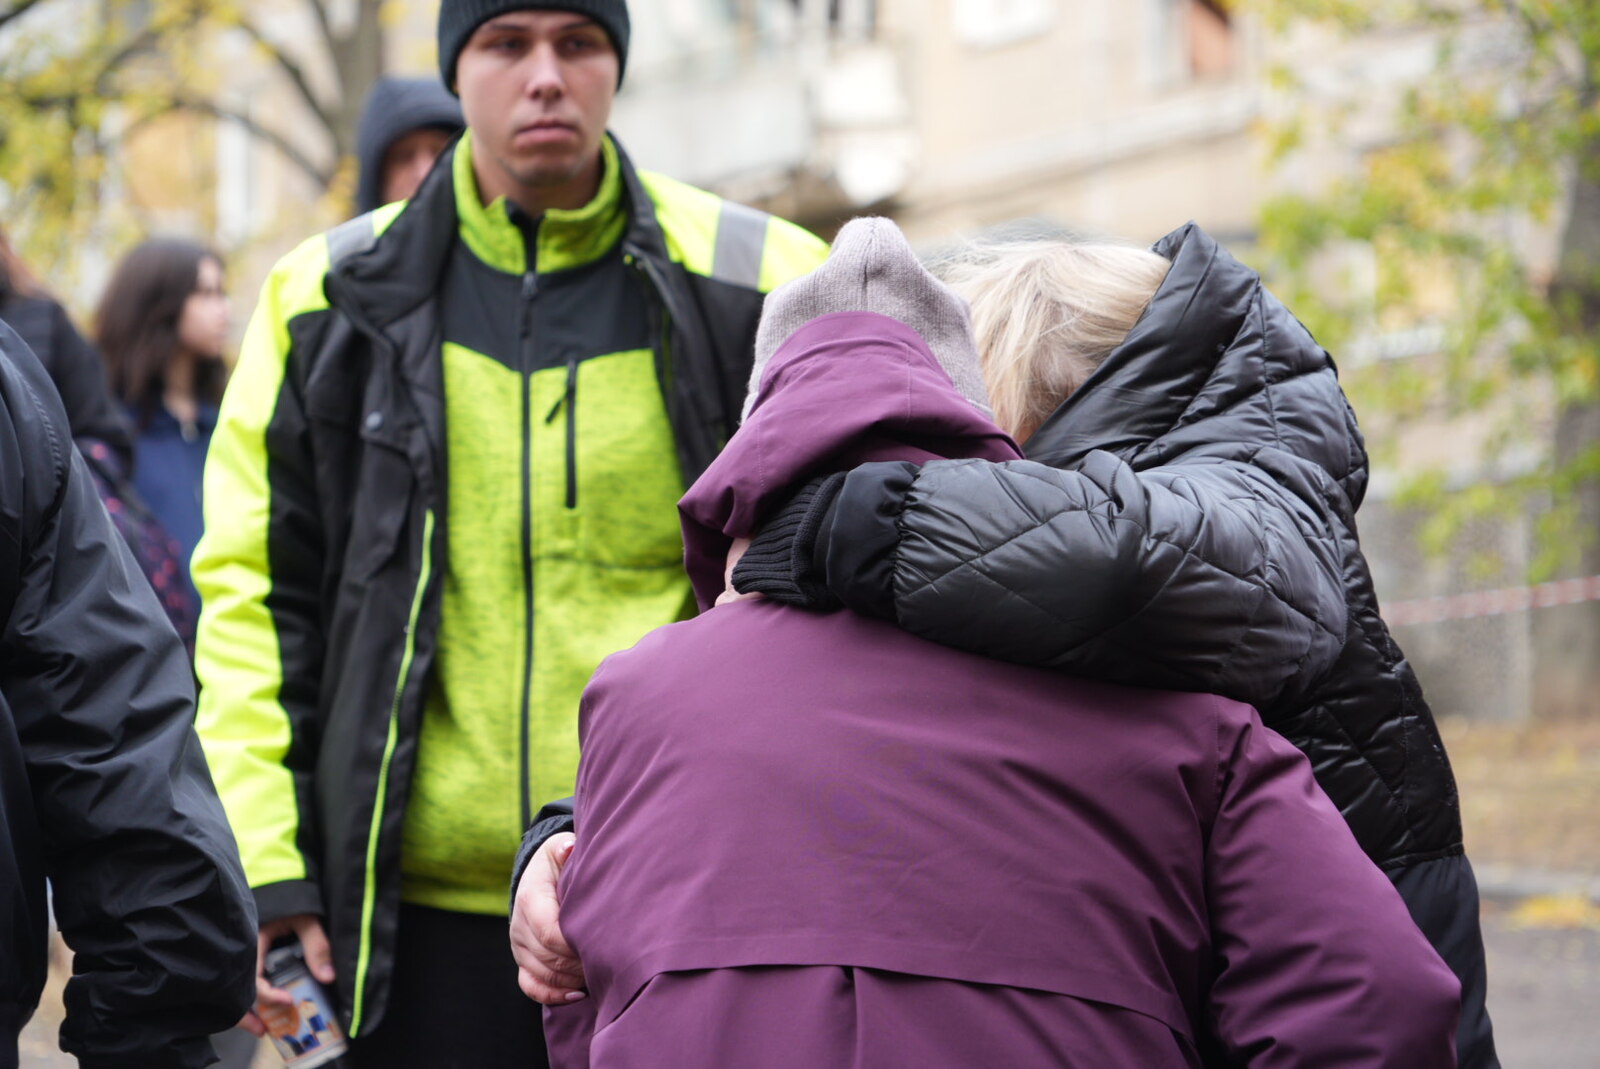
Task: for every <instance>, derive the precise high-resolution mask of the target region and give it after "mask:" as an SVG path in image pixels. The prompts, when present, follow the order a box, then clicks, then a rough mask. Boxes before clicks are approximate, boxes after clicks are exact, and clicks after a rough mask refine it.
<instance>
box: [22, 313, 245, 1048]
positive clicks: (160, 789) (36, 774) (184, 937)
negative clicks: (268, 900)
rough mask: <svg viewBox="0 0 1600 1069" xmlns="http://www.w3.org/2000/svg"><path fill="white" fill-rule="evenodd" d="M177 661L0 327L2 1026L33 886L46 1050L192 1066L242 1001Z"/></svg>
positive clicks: (227, 887)
mask: <svg viewBox="0 0 1600 1069" xmlns="http://www.w3.org/2000/svg"><path fill="white" fill-rule="evenodd" d="M193 701H194V687H193V680H192V676H191V675H190V669H189V664H188V657H187V655H186V654H185V652H184V650H183V647H182V645H181V644H180V643H179V641H178V637H177V635H176V634H175V633H174V632H173V630H172V627H171V625H170V624H168V623H167V620H166V617H165V616H164V615H163V614H162V612H161V609H160V606H159V605H158V604H157V601H156V597H155V594H154V593H153V592H152V591H151V589H150V587H149V584H148V583H147V582H146V581H145V578H144V576H143V575H142V574H141V573H140V571H139V569H138V567H137V565H136V564H135V562H134V560H133V558H132V556H131V554H130V553H129V551H128V548H127V546H126V545H125V544H124V543H123V541H122V538H121V536H119V535H118V534H117V532H116V530H115V528H114V527H113V526H112V524H111V521H110V518H109V517H108V516H107V515H106V512H105V509H104V508H103V507H102V506H101V504H100V501H99V498H98V497H97V496H96V493H95V489H94V484H93V481H92V479H91V478H90V476H89V473H88V471H87V469H86V468H85V467H84V465H83V461H82V458H81V457H79V456H78V455H77V452H76V451H75V450H74V449H73V448H72V444H71V440H70V438H69V437H68V434H67V421H66V416H65V413H64V412H63V411H62V409H61V406H60V403H59V402H58V401H57V400H56V398H55V395H54V391H53V389H52V388H51V386H50V384H49V381H48V379H46V378H45V376H44V372H43V369H42V368H41V367H40V366H39V364H38V363H37V362H36V361H35V360H34V359H33V357H32V355H31V354H30V353H28V352H27V351H26V349H25V348H23V347H22V346H21V344H20V342H19V341H18V340H17V338H16V336H15V335H14V334H12V333H11V332H10V331H9V330H7V329H5V328H3V327H0V771H3V772H4V781H3V786H0V844H4V846H5V847H6V850H7V853H6V857H5V859H4V860H3V861H0V871H3V870H5V869H9V870H10V872H9V873H8V874H7V875H8V876H10V877H12V878H9V879H4V880H0V917H3V918H5V919H4V921H3V923H4V924H5V925H6V930H5V932H4V933H3V937H4V940H3V943H0V1003H4V1004H9V1005H8V1006H7V1011H10V1012H6V1011H0V1015H4V1016H9V1015H11V1013H15V1015H16V1016H17V1017H18V1018H25V1017H26V1016H27V1014H28V1013H30V1012H31V1011H32V1008H33V1004H34V1002H35V1001H36V1000H37V997H38V993H39V990H40V984H41V982H42V980H43V970H44V959H43V953H42V950H43V931H44V929H43V926H44V923H45V918H44V914H43V908H42V905H43V904H42V895H41V892H42V881H43V880H44V879H45V878H48V879H49V880H50V882H51V884H52V886H53V888H54V900H55V907H56V915H57V919H58V921H59V923H60V926H61V930H62V933H63V935H64V936H65V938H66V941H67V943H68V945H69V946H71V947H72V948H73V950H74V952H75V954H76V956H75V959H74V972H75V975H74V977H73V978H72V980H71V981H69V983H68V985H67V990H66V1003H67V1019H66V1023H65V1025H64V1026H63V1028H62V1046H63V1047H64V1048H65V1049H66V1050H68V1051H69V1052H71V1053H74V1054H76V1055H77V1056H78V1057H79V1059H80V1062H81V1064H83V1065H85V1066H108V1067H109V1066H128V1067H132V1066H149V1065H162V1066H179V1067H187V1066H201V1065H205V1064H207V1063H209V1061H210V1060H211V1057H212V1055H211V1048H210V1044H209V1042H208V1039H207V1037H208V1036H209V1035H210V1034H212V1033H215V1032H218V1031H221V1030H222V1029H224V1028H226V1027H228V1026H229V1025H232V1024H233V1023H235V1022H237V1021H238V1019H239V1018H240V1017H241V1016H242V1015H243V1013H244V1011H245V1010H246V1009H247V1008H248V1007H249V1005H250V1003H251V1001H252V1000H253V997H254V972H255V956H256V955H255V925H256V920H255V914H254V911H253V910H252V908H251V905H250V896H249V892H248V891H247V889H246V886H245V883H244V874H243V872H242V870H241V868H240V865H239V859H238V853H237V850H236V848H235V846H234V842H233V836H232V833H231V832H230V831H229V829H228V826H227V823H226V821H225V820H224V818H223V814H222V808H221V805H220V804H219V802H218V801H217V796H216V792H215V790H214V789H213V787H212V784H211V778H210V774H209V773H208V771H207V769H206V766H205V763H204V760H203V758H202V756H201V753H200V748H199V743H198V741H197V740H196V738H195V735H194V731H193V727H192V721H193Z"/></svg>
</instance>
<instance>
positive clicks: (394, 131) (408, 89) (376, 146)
mask: <svg viewBox="0 0 1600 1069" xmlns="http://www.w3.org/2000/svg"><path fill="white" fill-rule="evenodd" d="M465 125H466V120H464V119H463V118H462V117H461V103H460V102H459V101H458V100H456V98H455V97H454V96H452V95H451V94H450V91H449V90H448V89H446V88H445V87H444V83H442V82H440V81H439V79H437V78H395V77H387V76H386V77H383V78H379V79H378V80H377V81H376V82H374V83H373V84H372V89H371V90H370V91H368V93H367V99H366V102H365V103H364V104H362V105H361V120H360V123H359V125H358V126H357V128H356V163H357V164H358V166H359V168H360V177H359V178H358V179H357V183H356V212H357V213H361V212H370V211H372V209H374V208H376V207H379V206H380V205H381V204H382V203H383V179H382V171H383V156H384V153H386V152H388V151H389V146H390V145H392V144H394V143H395V142H396V141H398V140H399V139H400V138H401V137H402V136H403V135H405V134H408V133H410V132H411V131H412V130H421V129H425V128H427V127H435V128H437V129H440V130H445V131H448V132H450V133H455V132H456V131H458V130H460V129H461V128H462V127H464V126H465Z"/></svg>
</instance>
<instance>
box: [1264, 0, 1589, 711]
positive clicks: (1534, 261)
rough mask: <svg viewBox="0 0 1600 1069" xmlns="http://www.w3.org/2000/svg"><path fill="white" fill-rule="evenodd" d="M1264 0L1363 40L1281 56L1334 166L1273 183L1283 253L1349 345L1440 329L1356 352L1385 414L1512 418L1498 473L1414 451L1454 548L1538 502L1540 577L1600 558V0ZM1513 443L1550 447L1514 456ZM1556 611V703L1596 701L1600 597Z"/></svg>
mask: <svg viewBox="0 0 1600 1069" xmlns="http://www.w3.org/2000/svg"><path fill="white" fill-rule="evenodd" d="M1241 6H1242V7H1244V8H1245V9H1246V10H1248V11H1250V12H1252V13H1254V14H1256V15H1259V16H1260V17H1261V18H1262V19H1263V20H1264V21H1265V23H1266V25H1267V27H1268V29H1269V31H1271V33H1272V34H1273V35H1274V40H1278V41H1283V42H1292V41H1293V40H1295V39H1296V38H1297V37H1298V39H1300V40H1302V41H1305V40H1307V39H1309V40H1310V41H1311V42H1312V44H1311V45H1310V46H1309V47H1311V48H1313V49H1317V48H1324V49H1326V51H1324V52H1323V53H1322V55H1323V56H1326V55H1328V54H1335V53H1337V52H1338V50H1339V49H1341V48H1343V49H1344V55H1346V56H1353V57H1356V62H1355V63H1353V64H1351V65H1350V67H1349V68H1348V69H1347V70H1346V71H1344V72H1343V73H1344V79H1343V82H1342V83H1341V82H1340V78H1339V77H1338V75H1337V74H1330V72H1329V70H1328V69H1327V67H1326V66H1325V65H1319V64H1313V63H1304V64H1299V65H1297V64H1295V63H1294V62H1293V61H1292V60H1291V61H1289V62H1285V63H1283V64H1282V65H1280V66H1279V67H1278V68H1277V69H1276V71H1275V72H1274V78H1275V85H1276V87H1277V88H1278V89H1280V90H1281V95H1280V99H1281V100H1283V101H1286V102H1287V104H1288V107H1287V108H1286V109H1285V110H1284V112H1283V113H1282V114H1280V115H1279V116H1278V117H1277V119H1276V120H1275V121H1274V122H1273V123H1272V124H1271V127H1270V130H1269V134H1270V141H1271V155H1272V159H1273V161H1274V162H1275V163H1276V164H1278V165H1279V166H1281V167H1284V168H1299V169H1300V171H1301V183H1300V184H1301V185H1302V186H1304V185H1307V184H1309V185H1311V186H1312V187H1313V189H1312V191H1311V192H1309V193H1300V192H1297V193H1293V194H1284V195H1281V196H1276V197H1274V198H1272V199H1271V200H1269V202H1268V203H1267V204H1266V205H1265V206H1264V209H1263V211H1262V214H1261V240H1262V246H1263V249H1262V251H1263V255H1264V256H1265V257H1266V258H1267V260H1268V264H1269V272H1268V273H1269V277H1271V278H1272V279H1273V281H1274V284H1275V286H1276V287H1277V288H1278V289H1280V290H1281V291H1283V292H1284V296H1285V297H1287V298H1288V299H1289V300H1290V302H1291V304H1292V306H1293V307H1295V308H1296V309H1297V310H1299V311H1300V313H1301V315H1302V316H1303V318H1305V319H1306V321H1307V324H1308V325H1309V326H1310V327H1311V328H1312V330H1313V331H1314V332H1315V333H1316V334H1317V335H1318V337H1319V338H1320V339H1322V340H1323V342H1324V344H1325V345H1327V346H1328V347H1329V348H1330V349H1331V350H1332V351H1334V352H1335V353H1336V354H1340V353H1349V352H1351V351H1352V347H1353V349H1354V351H1355V352H1360V351H1361V350H1362V348H1363V342H1365V343H1366V348H1367V350H1368V351H1369V352H1371V351H1374V350H1377V351H1380V352H1381V351H1382V350H1383V348H1384V346H1383V345H1382V344H1381V341H1382V340H1383V339H1390V340H1393V339H1397V338H1406V337H1409V338H1410V339H1411V342H1412V343H1413V344H1411V346H1410V348H1412V349H1415V348H1417V346H1416V344H1415V342H1416V341H1417V339H1418V338H1421V339H1424V340H1423V342H1422V348H1424V349H1427V350H1429V357H1430V358H1429V359H1424V360H1409V361H1408V360H1388V361H1385V360H1374V361H1371V362H1369V363H1368V365H1367V366H1364V367H1361V368H1359V369H1358V370H1355V371H1354V373H1353V374H1347V381H1350V382H1351V383H1352V384H1353V386H1352V391H1353V392H1354V393H1357V395H1358V396H1357V399H1358V407H1359V408H1360V410H1361V412H1362V416H1363V418H1364V419H1369V420H1371V421H1372V422H1374V423H1375V424H1376V425H1378V426H1380V427H1384V428H1398V427H1403V426H1404V425H1406V424H1407V423H1410V424H1412V425H1415V424H1416V423H1418V422H1420V421H1422V420H1430V421H1438V422H1439V423H1440V424H1441V425H1447V424H1448V421H1450V420H1452V419H1465V420H1475V421H1476V424H1475V425H1476V426H1478V427H1479V428H1482V427H1488V428H1489V429H1488V430H1487V431H1481V430H1480V432H1479V434H1478V436H1477V438H1478V440H1477V445H1478V447H1479V459H1480V462H1479V464H1478V472H1479V475H1480V477H1479V478H1478V479H1476V480H1474V481H1472V482H1471V483H1470V484H1468V485H1459V484H1458V483H1452V481H1451V480H1450V479H1449V478H1448V477H1447V476H1446V474H1445V473H1444V472H1443V471H1441V470H1438V469H1436V468H1435V469H1428V470H1412V471H1408V472H1406V473H1405V474H1406V479H1405V480H1404V483H1405V493H1404V496H1403V498H1402V502H1403V503H1404V504H1408V505H1412V506H1416V507H1419V508H1421V509H1422V510H1424V511H1425V512H1426V513H1428V514H1429V515H1430V517H1431V518H1430V520H1429V521H1428V523H1427V524H1426V525H1425V526H1424V533H1425V535H1426V537H1427V539H1428V540H1429V541H1430V543H1431V544H1432V545H1433V547H1434V548H1435V549H1446V548H1449V547H1451V546H1453V545H1455V544H1456V541H1455V539H1456V536H1457V535H1458V534H1459V533H1460V532H1461V531H1462V530H1463V529H1464V528H1465V527H1466V525H1467V524H1469V523H1470V522H1472V521H1474V520H1481V519H1484V518H1493V517H1501V518H1506V517H1513V516H1514V517H1533V518H1534V523H1533V530H1534V536H1535V543H1536V544H1535V547H1534V549H1535V551H1534V553H1533V554H1532V557H1531V559H1532V564H1531V568H1530V571H1531V574H1530V575H1529V576H1527V577H1526V578H1527V579H1529V580H1531V581H1538V580H1542V579H1547V578H1551V577H1555V576H1559V575H1562V574H1566V575H1576V574H1595V573H1597V572H1600V547H1597V544H1596V542H1597V538H1596V536H1597V532H1600V4H1597V3H1595V2H1594V0H1241ZM1308 35H1309V37H1308ZM1384 50H1387V52H1386V53H1385V54H1388V55H1390V56H1394V57H1398V58H1396V60H1395V66H1396V67H1397V68H1399V69H1400V70H1401V71H1402V74H1401V76H1400V77H1398V78H1396V79H1395V81H1394V83H1393V84H1392V89H1393V91H1392V92H1391V93H1389V94H1387V95H1379V94H1375V93H1374V91H1373V87H1372V82H1371V77H1370V76H1371V74H1372V71H1371V69H1370V68H1369V69H1367V70H1364V71H1363V70H1362V69H1361V66H1360V64H1361V63H1363V62H1366V63H1369V64H1370V63H1372V62H1373V60H1372V57H1373V56H1374V55H1376V54H1378V53H1380V52H1384ZM1285 54H1286V55H1291V56H1292V55H1293V51H1292V48H1291V49H1290V50H1289V51H1287V52H1286V53H1285ZM1419 57H1420V62H1419V61H1418V60H1419ZM1375 102H1376V103H1375ZM1379 111H1381V112H1386V113H1385V114H1375V112H1379ZM1330 139H1333V140H1340V141H1342V143H1343V144H1345V145H1349V144H1351V143H1352V142H1358V143H1359V144H1360V145H1361V149H1360V151H1359V152H1358V153H1357V154H1356V159H1355V161H1354V163H1353V165H1352V164H1351V163H1350V161H1349V157H1348V156H1347V157H1346V160H1345V162H1344V164H1343V165H1339V164H1335V165H1333V166H1330V167H1328V168H1327V170H1326V171H1323V170H1319V168H1318V167H1317V166H1315V165H1312V166H1308V165H1307V161H1309V160H1326V159H1328V158H1329V157H1328V156H1327V154H1326V153H1324V154H1323V155H1322V156H1320V157H1319V156H1318V147H1319V146H1324V147H1325V146H1326V145H1327V144H1328V142H1329V140H1330ZM1308 177H1309V179H1310V180H1309V181H1307V178H1308ZM1351 249H1357V250H1365V253H1366V257H1365V259H1364V260H1362V262H1363V263H1364V264H1365V265H1366V266H1365V269H1363V270H1360V271H1357V272H1356V274H1357V275H1359V276H1360V277H1361V278H1362V280H1363V284H1361V285H1358V286H1350V285H1346V284H1345V283H1347V282H1348V281H1349V277H1350V273H1349V272H1348V271H1347V272H1346V273H1344V274H1342V275H1341V273H1340V272H1339V271H1338V270H1336V269H1332V268H1330V263H1333V264H1337V263H1339V262H1340V261H1339V253H1340V252H1341V251H1342V252H1344V253H1348V252H1349V251H1350V250H1351ZM1344 263H1345V266H1346V267H1348V266H1349V260H1348V259H1346V260H1345V261H1344ZM1375 340H1376V341H1377V343H1376V344H1375ZM1400 347H1401V348H1406V346H1405V345H1402V346H1400ZM1391 348H1392V347H1391ZM1351 370H1352V369H1351V367H1350V365H1349V363H1348V362H1347V364H1346V371H1347V372H1350V371H1351ZM1512 456H1520V457H1523V458H1530V457H1531V458H1533V459H1531V460H1527V459H1525V460H1524V461H1523V462H1522V463H1520V464H1513V465H1507V464H1505V463H1501V461H1503V460H1504V458H1507V457H1512ZM1534 626H1535V636H1534V642H1535V645H1536V647H1537V649H1536V656H1538V657H1539V660H1540V663H1539V665H1538V666H1537V667H1536V669H1535V671H1536V674H1538V675H1539V679H1538V685H1537V687H1536V694H1538V695H1540V696H1541V697H1539V698H1538V699H1537V702H1536V704H1539V705H1541V706H1543V707H1544V709H1542V710H1541V711H1545V710H1550V711H1565V712H1570V713H1580V712H1582V711H1583V710H1585V709H1587V708H1589V707H1590V706H1591V705H1592V684H1593V682H1594V679H1593V672H1594V671H1595V667H1594V666H1595V665H1597V664H1600V607H1596V606H1594V605H1592V604H1591V605H1589V606H1578V607H1572V608H1570V609H1568V608H1563V609H1561V610H1559V611H1549V610H1546V611H1544V612H1542V613H1541V614H1540V615H1539V616H1537V617H1536V619H1535V625H1534ZM1541 627H1543V628H1544V631H1545V633H1544V634H1543V635H1540V634H1539V633H1538V632H1539V630H1540V628H1541Z"/></svg>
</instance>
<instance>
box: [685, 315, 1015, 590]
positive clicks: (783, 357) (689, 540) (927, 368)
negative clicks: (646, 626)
mask: <svg viewBox="0 0 1600 1069" xmlns="http://www.w3.org/2000/svg"><path fill="white" fill-rule="evenodd" d="M1021 456H1022V454H1021V453H1020V452H1019V451H1018V449H1017V447H1016V444H1015V443H1014V442H1012V441H1011V439H1010V438H1009V437H1007V436H1006V434H1005V432H1003V431H1001V430H1000V428H998V427H996V426H995V425H994V422H993V421H992V420H990V419H989V417H988V416H986V415H985V414H984V413H983V412H981V411H979V410H978V408H977V407H976V406H974V405H973V404H972V403H971V402H970V401H968V400H967V399H966V398H964V397H962V396H961V394H960V392H959V391H957V389H956V388H955V385H954V384H953V383H952V382H951V381H950V376H949V375H948V374H947V373H946V372H945V371H944V369H943V368H941V367H940V366H939V363H938V361H937V360H936V359H935V358H934V356H933V353H932V352H931V351H929V349H928V346H927V343H926V342H924V341H923V340H922V336H921V335H920V334H918V333H917V332H916V331H915V330H912V329H911V328H910V327H908V326H906V325H905V324H904V323H902V322H900V321H899V320H897V319H891V318H890V317H888V316H884V315H878V314H876V313H873V312H836V313H833V314H831V315H825V316H821V317H819V318H817V319H814V320H812V321H811V322H809V323H807V324H806V325H805V326H803V327H801V328H800V329H799V330H798V331H796V332H795V333H794V334H792V335H791V336H790V337H789V339H788V340H787V341H785V342H784V343H783V344H782V345H781V346H779V347H778V350H777V352H776V353H775V354H774V355H773V357H772V362H771V363H770V364H769V365H768V366H767V369H766V372H765V373H764V374H763V375H762V378H761V385H760V389H759V391H758V393H757V395H756V400H755V406H754V408H753V409H752V410H751V412H750V417H749V418H748V419H747V420H745V422H744V424H743V425H742V426H741V427H740V428H739V431H738V433H737V434H735V435H734V436H733V438H732V439H731V440H730V441H729V442H728V445H727V448H725V449H724V450H723V451H722V453H721V454H720V455H719V456H718V457H717V459H716V460H715V461H713V462H712V464H711V466H710V467H709V468H707V469H706V472H705V474H704V475H702V476H700V478H699V479H698V480H696V482H695V484H694V485H693V486H691V487H690V488H689V492H688V493H687V494H685V495H684V496H683V499H682V500H681V501H679V502H678V512H679V514H680V516H681V517H682V521H683V545H684V559H685V564H686V566H687V568H688V571H689V578H690V580H691V581H692V582H693V584H694V591H695V596H696V598H697V599H698V600H699V603H700V607H701V609H706V608H708V607H710V605H711V603H712V602H713V601H714V600H716V597H717V595H718V594H720V593H721V592H722V589H723V570H724V566H725V564H726V560H727V555H728V547H729V546H730V545H731V544H732V543H733V540H734V539H735V538H744V537H748V536H749V535H751V534H753V533H755V531H756V530H757V528H759V527H760V525H761V523H762V522H763V521H764V520H765V519H766V518H767V517H768V515H770V513H771V512H772V511H773V510H774V509H776V508H777V507H778V506H780V505H782V504H783V503H784V502H785V501H787V500H788V499H789V497H790V496H791V495H792V493H793V492H794V491H795V490H796V489H797V488H798V487H799V486H800V485H801V484H803V483H805V482H807V481H808V480H810V479H812V478H815V477H816V476H818V475H827V474H831V473H833V472H838V471H848V470H849V469H851V468H854V467H856V466H857V465H860V464H866V463H869V462H872V461H884V460H903V461H911V462H913V463H919V464H920V463H924V462H926V461H929V460H941V459H954V458H964V457H971V458H977V459H982V460H994V461H1000V460H1017V459H1020V458H1021Z"/></svg>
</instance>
